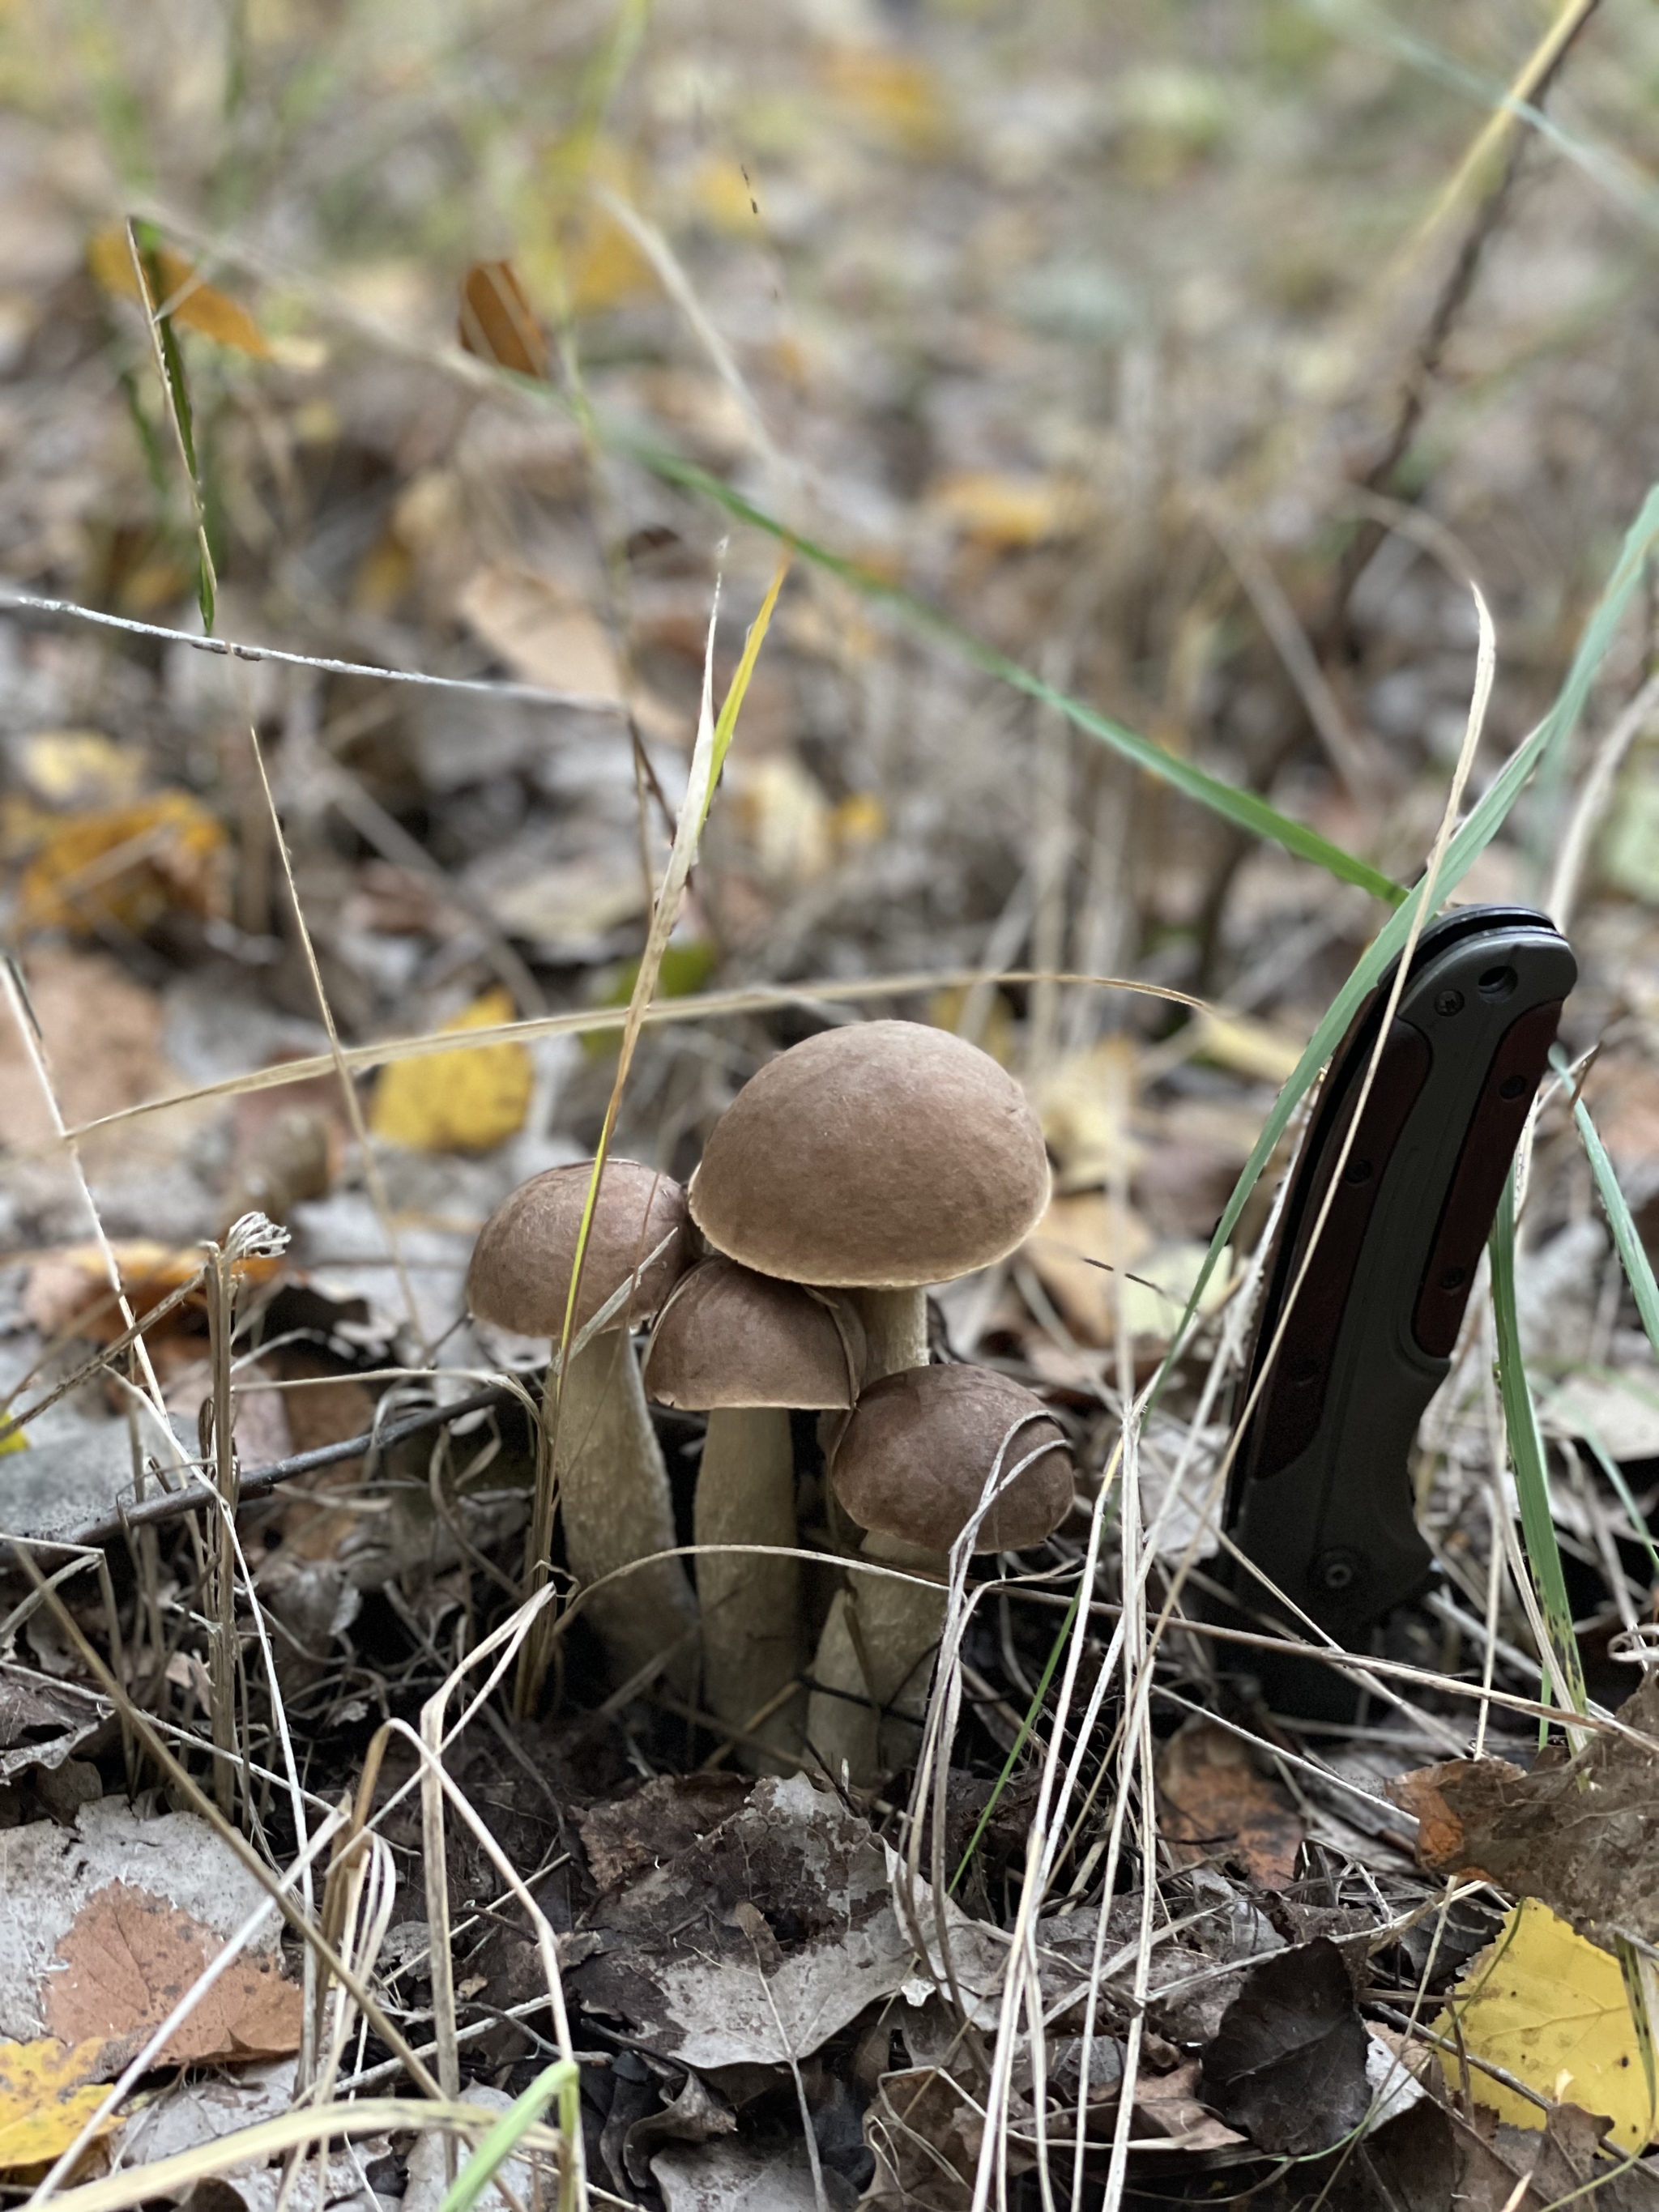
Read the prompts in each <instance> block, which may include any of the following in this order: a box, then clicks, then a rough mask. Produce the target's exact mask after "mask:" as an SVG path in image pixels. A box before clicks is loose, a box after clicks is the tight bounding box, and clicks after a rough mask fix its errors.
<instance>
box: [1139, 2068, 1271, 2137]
mask: <svg viewBox="0 0 1659 2212" xmlns="http://www.w3.org/2000/svg"><path fill="white" fill-rule="evenodd" d="M1201 2089H1202V2075H1201V2070H1200V2065H1199V2062H1198V2060H1197V2059H1195V2058H1192V2059H1188V2062H1187V2063H1186V2064H1185V2065H1184V2066H1177V2067H1176V2068H1175V2069H1173V2071H1172V2072H1170V2073H1168V2074H1143V2075H1141V2077H1140V2079H1139V2081H1137V2082H1136V2084H1135V2119H1136V2121H1137V2123H1138V2126H1137V2130H1136V2131H1137V2133H1139V2131H1140V2130H1142V2129H1144V2130H1147V2131H1148V2132H1150V2133H1151V2134H1152V2135H1155V2136H1164V2137H1166V2138H1168V2139H1169V2140H1170V2142H1175V2143H1178V2144H1179V2145H1180V2147H1181V2148H1182V2150H1191V2151H1199V2150H1223V2149H1225V2148H1226V2147H1227V2146H1228V2144H1230V2143H1240V2142H1243V2141H1244V2140H1245V2138H1244V2137H1243V2136H1242V2135H1240V2134H1239V2133H1238V2132H1237V2130H1236V2129H1234V2128H1230V2127H1228V2126H1227V2125H1226V2124H1225V2122H1224V2121H1221V2120H1218V2119H1217V2118H1216V2117H1215V2115H1214V2113H1213V2112H1206V2110H1205V2105H1206V2103H1212V2102H1213V2101H1214V2100H1213V2099H1205V2098H1203V2097H1202V2096H1201V2093H1200V2092H1201Z"/></svg>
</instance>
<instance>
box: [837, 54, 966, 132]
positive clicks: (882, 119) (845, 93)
mask: <svg viewBox="0 0 1659 2212" xmlns="http://www.w3.org/2000/svg"><path fill="white" fill-rule="evenodd" d="M819 68H820V71H821V74H822V76H823V82H824V85H825V87H826V88H827V89H828V90H829V92H831V93H832V94H834V95H835V96H836V99H837V100H840V101H841V103H842V106H845V107H846V108H847V109H848V110H849V111H850V112H851V113H852V114H854V116H856V117H857V118H858V119H859V121H860V123H862V124H863V125H865V126H866V129H868V130H869V131H871V132H872V135H873V136H875V137H880V138H884V139H886V140H887V141H888V142H889V143H891V144H893V145H896V146H897V147H899V148H900V149H902V151H903V152H905V153H908V154H915V155H928V154H933V153H935V152H937V151H938V150H939V147H940V146H941V144H942V143H943V141H944V139H945V135H946V129H947V125H948V120H949V117H948V112H947V110H946V107H945V101H944V99H943V97H942V95H941V94H940V91H939V80H938V78H937V77H936V76H934V74H933V70H931V69H930V68H929V67H928V66H927V63H926V62H924V61H921V60H920V59H919V58H916V57H915V55H912V54H906V53H900V52H894V51H893V50H892V49H890V47H886V46H830V47H828V48H826V49H825V50H824V52H823V54H822V55H821V56H820V58H819Z"/></svg>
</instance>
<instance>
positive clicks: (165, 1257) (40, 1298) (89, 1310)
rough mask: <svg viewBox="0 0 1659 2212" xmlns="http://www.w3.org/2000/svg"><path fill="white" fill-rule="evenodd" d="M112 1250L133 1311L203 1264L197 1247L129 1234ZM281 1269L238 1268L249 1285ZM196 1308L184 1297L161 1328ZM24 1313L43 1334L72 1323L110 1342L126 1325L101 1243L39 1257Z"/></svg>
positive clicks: (261, 1264) (269, 1264)
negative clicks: (107, 1272)
mask: <svg viewBox="0 0 1659 2212" xmlns="http://www.w3.org/2000/svg"><path fill="white" fill-rule="evenodd" d="M110 1249H111V1250H112V1252H113V1253H114V1255H115V1265H116V1268H117V1271H118V1273H119V1275H120V1278H121V1288H122V1289H123V1291H125V1293H126V1297H127V1303H128V1304H129V1305H131V1308H132V1310H133V1312H134V1314H135V1315H141V1314H143V1313H145V1312H146V1311H148V1310H149V1308H150V1307H151V1306H153V1305H158V1304H160V1303H161V1300H162V1299H163V1298H165V1297H167V1295H168V1294H169V1293H170V1292H171V1291H176V1290H177V1289H178V1288H179V1285H180V1284H181V1283H187V1282H188V1281H189V1280H190V1279H191V1276H192V1275H193V1274H194V1273H196V1271H197V1268H198V1267H200V1266H201V1264H202V1252H201V1248H200V1247H199V1246H197V1245H185V1246H184V1247H183V1248H182V1249H181V1248H179V1247H176V1246H173V1245H171V1244H161V1243H156V1242H155V1240H154V1239H153V1238H150V1237H130V1238H125V1239H123V1240H120V1241H118V1242H115V1243H112V1245H111V1247H110ZM281 1270H282V1262H281V1261H279V1260H264V1259H252V1260H244V1261H240V1263H239V1265H238V1267H237V1269H236V1278H237V1280H238V1281H239V1282H240V1283H243V1284H247V1285H253V1284H259V1283H269V1282H273V1281H275V1279H276V1276H277V1275H278V1274H279V1273H281ZM192 1306H194V1307H196V1308H197V1310H200V1308H201V1300H200V1299H199V1297H191V1298H187V1299H185V1301H184V1302H183V1303H182V1304H180V1305H179V1306H178V1307H177V1308H176V1309H175V1315H176V1316H177V1318H176V1320H175V1317H174V1315H169V1316H168V1317H167V1322H161V1323H160V1324H159V1326H160V1327H161V1328H162V1329H164V1330H165V1329H167V1327H168V1323H169V1322H172V1323H173V1326H174V1327H175V1328H179V1327H183V1326H185V1322H186V1321H187V1317H188V1315H189V1312H190V1310H191V1307H192ZM23 1314H24V1317H25V1319H26V1320H27V1321H28V1322H30V1324H31V1325H32V1326H33V1328H38V1329H39V1330H40V1332H41V1333H42V1334H43V1335H46V1336H56V1335H58V1334H59V1333H60V1332H61V1331H62V1330H64V1329H67V1328H71V1327H73V1328H76V1332H77V1334H80V1335H82V1336H85V1337H89V1338H90V1339H91V1340H93V1341H94V1343H103V1344H107V1343H111V1342H112V1341H113V1340H114V1339H115V1338H116V1337H118V1336H119V1335H120V1334H121V1333H122V1331H123V1330H124V1329H125V1327H126V1323H125V1322H124V1321H123V1320H122V1318H121V1314H120V1309H119V1307H118V1304H117V1303H116V1300H115V1297H114V1295H113V1293H112V1291H111V1289H110V1286H109V1277H108V1275H107V1274H106V1272H105V1267H104V1253H103V1247H102V1246H101V1245H99V1244H94V1243H86V1244H65V1245H64V1246H63V1247H62V1248H61V1249H59V1250H58V1251H56V1252H53V1253H52V1255H50V1256H49V1257H48V1258H46V1259H44V1260H40V1261H36V1263H35V1265H34V1266H33V1267H32V1268H31V1269H30V1271H29V1279H28V1281H27V1284H26V1285H25V1286H24V1291H23Z"/></svg>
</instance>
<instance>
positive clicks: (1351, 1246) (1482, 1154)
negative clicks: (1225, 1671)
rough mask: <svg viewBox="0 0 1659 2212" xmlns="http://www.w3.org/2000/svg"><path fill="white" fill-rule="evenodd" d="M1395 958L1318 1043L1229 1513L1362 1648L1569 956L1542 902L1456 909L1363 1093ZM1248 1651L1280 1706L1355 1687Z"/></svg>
mask: <svg viewBox="0 0 1659 2212" xmlns="http://www.w3.org/2000/svg"><path fill="white" fill-rule="evenodd" d="M1395 972H1396V970H1395V969H1389V971H1388V972H1387V973H1386V974H1385V975H1383V977H1382V978H1381V980H1380V981H1379V982H1378V984H1377V986H1376V989H1375V990H1374V991H1373V992H1372V993H1371V994H1370V997H1369V998H1368V999H1367V1000H1365V1002H1364V1005H1363V1006H1361V1007H1360V1009H1359V1012H1358V1014H1357V1015H1356V1016H1355V1018H1354V1020H1353V1023H1352V1026H1351V1028H1350V1029H1349V1031H1348V1034H1347V1036H1346V1038H1345V1039H1344V1040H1343V1042H1342V1043H1341V1045H1340V1047H1339V1048H1338V1050H1337V1052H1336V1054H1335V1055H1334V1059H1333V1060H1332V1062H1331V1066H1330V1069H1329V1072H1328V1074H1327V1076H1326V1079H1325V1081H1324V1084H1323V1085H1322V1088H1321V1090H1320V1092H1319V1097H1318V1101H1317V1103H1316V1107H1315V1109H1314V1112H1313V1115H1312V1119H1311V1121H1310V1124H1309V1127H1308V1132H1307V1135H1306V1138H1305V1139H1304V1143H1303V1145H1302V1147H1301V1150H1300V1152H1299V1153H1298V1155H1297V1160H1296V1163H1295V1165H1294V1167H1293V1168H1292V1169H1291V1179H1290V1187H1289V1189H1288V1191H1287V1194H1286V1196H1285V1206H1284V1209H1283V1212H1282V1213H1281V1215H1280V1218H1279V1231H1278V1235H1277V1237H1276V1239H1275V1243H1274V1247H1273V1252H1272V1255H1271V1256H1270V1258H1269V1261H1268V1267H1267V1285H1266V1290H1265V1292H1264V1295H1263V1298H1262V1303H1261V1312H1260V1315H1259V1316H1258V1318H1257V1322H1256V1333H1255V1346H1254V1350H1253V1352H1252V1354H1251V1359H1250V1366H1249V1389H1248V1391H1247V1393H1246V1395H1245V1398H1244V1399H1243V1401H1242V1402H1243V1403H1244V1404H1246V1405H1247V1406H1248V1405H1249V1403H1250V1396H1251V1394H1254V1396H1255V1403H1254V1407H1253V1408H1252V1410H1251V1411H1250V1412H1249V1414H1248V1417H1247V1421H1246V1425H1245V1428H1244V1431H1243V1435H1242V1436H1241V1437H1240V1439H1239V1444H1238V1449H1237V1455H1236V1457H1235V1460H1234V1462H1233V1468H1232V1474H1231V1479H1230V1482H1229V1487H1228V1496H1227V1504H1226V1508H1225V1516H1226V1527H1227V1530H1228V1533H1229V1534H1230V1535H1231V1538H1232V1541H1233V1543H1234V1544H1235V1545H1236V1546H1237V1548H1238V1551H1239V1552H1240V1553H1243V1556H1244V1559H1247V1560H1249V1561H1250V1562H1252V1563H1253V1564H1254V1565H1255V1566H1256V1567H1259V1568H1260V1569H1261V1571H1262V1573H1263V1574H1265V1575H1267V1577H1270V1578H1271V1580H1272V1582H1273V1583H1275V1584H1276V1585H1277V1586H1278V1588H1279V1589H1280V1590H1282V1591H1283V1592H1284V1594H1285V1596H1286V1597H1287V1598H1289V1599H1291V1600H1292V1601H1294V1603H1295V1604H1296V1605H1297V1606H1298V1607H1300V1608H1301V1609H1302V1611H1303V1612H1304V1613H1307V1614H1308V1615H1310V1617H1311V1618H1312V1619H1313V1620H1316V1621H1317V1622H1318V1624H1319V1625H1320V1626H1321V1627H1322V1628H1323V1629H1324V1630H1325V1631H1326V1632H1328V1634H1329V1635H1330V1636H1331V1637H1333V1638H1334V1639H1335V1640H1336V1642H1337V1643H1338V1644H1342V1645H1345V1646H1346V1648H1347V1649H1348V1650H1357V1651H1364V1650H1368V1649H1369V1648H1370V1638H1371V1632H1372V1631H1373V1630H1374V1629H1375V1627H1376V1625H1377V1624H1378V1622H1379V1621H1381V1620H1382V1619H1383V1616H1384V1614H1386V1613H1389V1612H1390V1611H1391V1610H1392V1609H1393V1608H1394V1607H1396V1606H1400V1605H1404V1604H1406V1603H1407V1602H1408V1601H1411V1600H1412V1599H1413V1598H1415V1597H1418V1596H1420V1595H1422V1593H1423V1591H1424V1589H1425V1588H1426V1586H1427V1584H1428V1583H1429V1581H1430V1578H1431V1554H1430V1552H1429V1547H1428V1546H1427V1544H1426V1543H1425V1541H1424V1540H1423V1536H1422V1534H1421V1533H1420V1531H1419V1528H1418V1527H1417V1522H1416V1518H1415V1516H1414V1514H1413V1505H1412V1485H1411V1476H1410V1470H1409V1458H1410V1453H1411V1448H1412V1443H1413V1438H1414V1437H1415V1436H1416V1433H1417V1426H1418V1423H1419V1420H1420V1419H1421V1418H1422V1415H1423V1412H1424V1409H1425V1407H1426V1406H1427V1404H1428V1402H1429V1400H1430V1399H1431V1397H1432V1396H1433V1395H1434V1394H1435V1392H1436V1391H1437V1389H1439V1387H1440V1385H1441V1383H1443V1381H1444V1380H1445V1378H1446V1375H1447V1373H1448V1371H1449V1368H1450V1365H1451V1355H1452V1352H1453V1350H1454V1347H1455V1345H1456V1342H1457V1336H1458V1331H1459V1329H1460V1328H1461V1327H1462V1321H1463V1314H1464V1309H1465V1308H1466V1306H1467V1305H1468V1298H1469V1292H1470V1291H1471V1289H1472V1288H1473V1286H1474V1279H1475V1273H1476V1270H1477V1268H1478V1267H1479V1264H1480V1254H1481V1249H1482V1248H1483V1246H1484V1245H1485V1243H1486V1238H1487V1237H1488V1235H1489V1234H1490V1233H1491V1230H1492V1221H1493V1218H1494V1216H1495V1215H1496V1213H1497V1211H1498V1199H1499V1197H1500V1196H1501V1194H1502V1192H1503V1188H1504V1179H1505V1177H1506V1176H1507V1175H1508V1173H1509V1170H1510V1164H1511V1162H1512V1161H1513V1159H1514V1158H1515V1152H1516V1146H1517V1145H1518V1144H1519V1142H1520V1139H1521V1133H1522V1129H1523V1127H1525V1125H1526V1120H1527V1115H1528V1111H1529V1110H1530V1109H1531V1106H1532V1102H1533V1098H1534V1094H1535V1092H1536V1091H1537V1088H1538V1085H1539V1082H1540V1079H1541V1077H1542V1076H1543V1073H1544V1071H1545V1067H1546V1066H1547V1061H1548V1056H1549V1051H1550V1047H1551V1046H1552V1044H1553V1042H1554V1041H1555V1032H1556V1027H1557V1024H1558V1023H1559V1020H1560V1018H1561V1005H1562V1001H1563V1000H1565V997H1566V995H1567V994H1568V992H1569V991H1571V988H1572V987H1573V984H1574V982H1575V981H1577V972H1578V971H1577V963H1576V962H1575V961H1574V959H1573V956H1572V951H1571V947H1570V946H1569V945H1568V944H1567V942H1566V940H1565V938H1563V937H1562V936H1561V934H1560V933H1559V931H1558V930H1557V929H1556V928H1555V927H1553V924H1552V923H1551V922H1550V921H1549V920H1548V918H1547V916H1546V915H1541V914H1534V913H1533V912H1531V911H1530V910H1529V909H1528V908H1524V907H1507V906H1476V907H1463V908H1458V909H1456V910H1455V911H1454V912H1452V913H1450V914H1449V915H1444V916H1443V918H1442V919H1441V920H1440V921H1436V922H1433V923H1431V925H1430V927H1428V928H1426V929H1425V931H1424V932H1423V934H1422V936H1421V937H1420V938H1419V940H1418V945H1417V949H1416V951H1415V953H1414V954H1413V958H1412V963H1411V967H1410V969H1409V971H1408V973H1407V979H1406V985H1405V988H1404V990H1403V991H1402V992H1401V996H1400V1002H1399V1005H1398V1006H1397V1007H1396V1008H1395V1014H1394V1018H1393V1019H1392V1021H1391V1022H1390V1024H1389V1033H1388V1036H1387V1038H1386V1040H1385V1041H1384V1042H1383V1051H1382V1055H1381V1058H1380V1059H1379V1060H1378V1062H1377V1068H1376V1079H1375V1080H1374V1082H1373V1083H1372V1085H1371V1087H1370V1093H1369V1095H1368V1096H1367V1097H1365V1100H1364V1105H1363V1106H1360V1104H1359V1097H1360V1092H1361V1091H1362V1089H1363V1087H1364V1077H1365V1072H1366V1070H1367V1068H1368V1067H1369V1066H1370V1062H1371V1058H1372V1055H1373V1054H1374V1053H1375V1052H1376V1043H1377V1038H1378V1036H1379V1034H1380V1033H1381V1029H1382V1024H1383V1014H1384V1012H1385V1011H1386V1006H1387V1000H1388V997H1389V990H1390V988H1391V987H1392V984H1393V981H1394V977H1395ZM1356 1109H1358V1119H1357V1120H1356ZM1351 1129H1352V1133H1353V1138H1352V1144H1351V1145H1349V1146H1348V1148H1347V1155H1346V1161H1345V1162H1344V1163H1343V1164H1342V1170H1341V1174H1340V1178H1339V1179H1338V1180H1337V1181H1336V1182H1335V1184H1334V1187H1333V1182H1332V1177H1333V1175H1334V1171H1335V1170H1336V1167H1337V1163H1338V1158H1339V1155H1340V1153H1341V1151H1342V1148H1343V1143H1344V1139H1346V1137H1347V1135H1348V1133H1349V1131H1350V1130H1351ZM1327 1194H1330V1204H1329V1207H1328V1210H1327V1212H1326V1213H1325V1219H1324V1224H1323V1226H1322V1228H1320V1229H1319V1231H1318V1236H1317V1240H1316V1241H1315V1235H1314V1232H1315V1229H1316V1224H1317V1223H1318V1218H1319V1214H1320V1211H1321V1208H1322V1206H1324V1203H1325V1200H1326V1197H1327ZM1310 1253H1311V1257H1310ZM1304 1262H1305V1263H1306V1269H1305V1273H1304ZM1298 1275H1301V1277H1302V1281H1301V1285H1300V1288H1299V1289H1297V1288H1296V1284H1297V1276H1298ZM1224 1571H1225V1577H1226V1579H1227V1580H1228V1581H1229V1583H1230V1585H1231V1590H1232V1593H1233V1596H1234V1600H1235V1602H1236V1604H1237V1607H1238V1608H1239V1609H1240V1613H1242V1614H1243V1616H1244V1617H1245V1618H1246V1619H1247V1620H1248V1618H1249V1615H1251V1614H1254V1615H1255V1616H1256V1619H1255V1622H1254V1624H1253V1625H1255V1626H1260V1625H1261V1619H1260V1617H1261V1615H1262V1614H1264V1613H1265V1614H1267V1615H1268V1616H1270V1617H1272V1618H1275V1619H1279V1620H1286V1619H1287V1618H1288V1617H1287V1615H1286V1613H1285V1607H1283V1606H1282V1605H1280V1604H1279V1603H1278V1602H1277V1601H1275V1600H1274V1599H1273V1596H1272V1595H1271V1594H1270V1593H1269V1592H1268V1590H1267V1589H1266V1587H1265V1586H1264V1585H1263V1583H1261V1581H1260V1580H1259V1578H1258V1577H1256V1576H1255V1574H1253V1573H1251V1572H1250V1571H1249V1567H1247V1566H1244V1565H1241V1564H1240V1562H1239V1561H1238V1560H1237V1559H1228V1560H1227V1561H1226V1562H1225V1568H1224ZM1289 1626H1290V1627H1291V1632H1293V1633H1295V1634H1297V1635H1299V1636H1302V1637H1304V1638H1305V1637H1306V1635H1307V1631H1306V1628H1305V1626H1303V1625H1301V1624H1299V1623H1296V1622H1295V1621H1293V1620H1291V1621H1290V1622H1289ZM1240 1663H1241V1664H1242V1665H1243V1666H1245V1667H1248V1668H1249V1671H1250V1672H1252V1673H1254V1674H1257V1675H1258V1677H1259V1678H1260V1679H1261V1684H1262V1689H1263V1692H1264V1694H1265V1695H1266V1696H1267V1700H1268V1702H1269V1704H1270V1705H1274V1706H1276V1707H1277V1708H1278V1710H1279V1711H1285V1712H1287V1713H1291V1714H1297V1715H1301V1716H1304V1717H1310V1718H1319V1717H1331V1718H1340V1717H1346V1715H1347V1714H1349V1713H1351V1712H1352V1705H1353V1697H1354V1692H1353V1690H1352V1687H1351V1686H1349V1685H1348V1684H1347V1683H1346V1681H1345V1680H1344V1678H1343V1675H1342V1674H1341V1672H1340V1670H1338V1669H1336V1668H1330V1667H1326V1666H1322V1665H1321V1664H1320V1663H1319V1662H1316V1661H1310V1660H1297V1659H1290V1658H1278V1657H1275V1656H1273V1655H1270V1654H1267V1653H1256V1652H1254V1651H1250V1652H1248V1653H1247V1654H1246V1655H1245V1656H1243V1658H1242V1659H1241V1662H1240Z"/></svg>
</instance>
